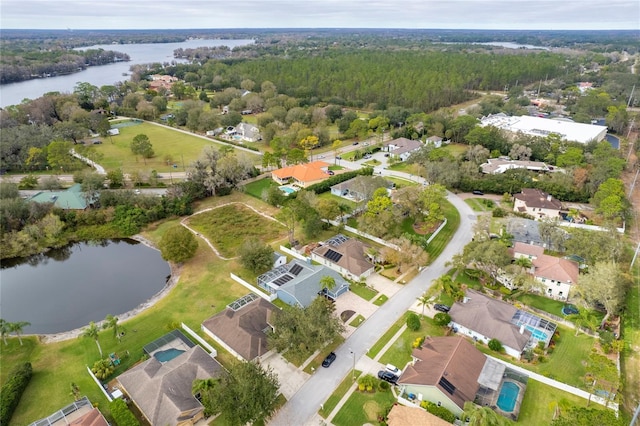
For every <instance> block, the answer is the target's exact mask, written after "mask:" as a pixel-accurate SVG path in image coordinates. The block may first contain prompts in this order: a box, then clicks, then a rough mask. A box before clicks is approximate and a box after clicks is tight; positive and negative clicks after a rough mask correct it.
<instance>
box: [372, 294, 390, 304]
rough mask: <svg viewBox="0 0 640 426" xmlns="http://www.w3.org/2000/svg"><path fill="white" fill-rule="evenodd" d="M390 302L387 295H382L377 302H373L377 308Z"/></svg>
mask: <svg viewBox="0 0 640 426" xmlns="http://www.w3.org/2000/svg"><path fill="white" fill-rule="evenodd" d="M387 300H389V298H388V297H387V295H386V294H381V295H380V297H378V298H377V299H376V300H374V301H373V304H374V305H376V306H382V305H383V304H384V302H386V301H387Z"/></svg>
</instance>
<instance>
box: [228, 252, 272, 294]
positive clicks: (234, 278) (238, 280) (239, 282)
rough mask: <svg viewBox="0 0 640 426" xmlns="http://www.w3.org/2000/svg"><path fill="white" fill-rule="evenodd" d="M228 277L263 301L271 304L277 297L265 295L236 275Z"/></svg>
mask: <svg viewBox="0 0 640 426" xmlns="http://www.w3.org/2000/svg"><path fill="white" fill-rule="evenodd" d="M280 247H282V246H280ZM229 275H230V276H231V279H232V280H234V281H235V282H237V283H238V284H240V285H242V286H244V287H246V288H247V289H249V291H251V292H252V293H255V294H257V295H258V296H260V297H262V298H263V299H264V300H268V301H269V302H273V301H274V300H275V299H276V298H277V297H278V296H277V295H275V294H266V293H265V292H264V291H262V289H260V288H258V287H256V286H254V285H251V284H249V283H248V282H246V281H245V280H243V279H242V278H240V277H239V276H237V275H236V274H229Z"/></svg>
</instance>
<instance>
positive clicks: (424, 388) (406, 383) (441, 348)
mask: <svg viewBox="0 0 640 426" xmlns="http://www.w3.org/2000/svg"><path fill="white" fill-rule="evenodd" d="M411 357H412V358H413V362H412V363H410V364H409V365H407V367H406V368H405V369H404V372H403V373H402V375H401V376H400V379H398V384H399V385H401V386H403V387H404V392H405V393H413V394H420V395H422V399H423V400H426V401H430V402H433V403H434V404H438V405H442V406H443V407H445V408H446V409H447V410H449V411H451V412H452V413H454V414H456V415H460V414H461V413H462V410H463V407H464V403H465V402H467V401H473V400H474V399H475V397H476V393H477V392H478V389H479V388H480V384H479V383H478V379H479V378H480V373H481V372H482V369H483V368H484V365H485V362H486V361H487V357H486V356H485V355H484V354H483V353H482V352H480V351H479V350H478V349H476V348H475V346H473V345H472V344H471V343H469V342H468V341H467V340H466V339H465V338H464V337H462V336H455V337H427V339H426V340H425V341H424V343H423V345H422V347H420V348H417V349H414V350H413V353H412V354H411Z"/></svg>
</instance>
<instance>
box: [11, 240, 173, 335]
mask: <svg viewBox="0 0 640 426" xmlns="http://www.w3.org/2000/svg"><path fill="white" fill-rule="evenodd" d="M141 265H143V267H141ZM170 274H171V270H170V268H169V264H168V263H167V262H165V261H164V260H163V259H162V257H161V256H160V252H159V251H157V250H155V249H153V248H150V247H147V246H145V245H144V244H142V243H139V242H138V241H134V240H130V239H121V240H105V241H102V242H98V243H96V242H94V243H89V242H83V243H75V244H71V245H69V246H66V247H64V248H61V249H56V250H50V251H49V252H47V253H45V254H40V255H36V256H32V257H29V258H24V259H11V260H9V261H4V260H3V261H2V269H1V270H0V303H1V304H2V313H1V316H2V318H3V319H5V320H6V321H9V322H18V321H28V322H30V323H31V326H29V327H25V328H24V333H25V334H52V333H61V332H65V331H70V330H73V329H76V328H80V327H84V326H86V325H88V324H89V322H90V321H96V322H97V321H101V320H103V319H104V318H105V317H106V316H107V315H109V314H111V315H114V316H118V315H122V314H123V313H125V312H128V311H130V310H132V309H134V308H136V307H137V306H138V305H140V304H141V303H143V302H145V301H147V300H148V299H150V298H151V297H152V296H154V295H155V294H156V293H158V292H159V291H160V290H162V289H163V288H164V286H165V285H166V282H167V278H168V276H169V275H170Z"/></svg>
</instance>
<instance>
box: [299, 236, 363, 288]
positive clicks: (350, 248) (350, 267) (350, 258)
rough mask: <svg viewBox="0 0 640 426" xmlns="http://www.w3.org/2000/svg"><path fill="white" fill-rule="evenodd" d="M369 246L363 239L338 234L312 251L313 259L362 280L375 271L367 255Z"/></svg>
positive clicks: (347, 275) (353, 278)
mask: <svg viewBox="0 0 640 426" xmlns="http://www.w3.org/2000/svg"><path fill="white" fill-rule="evenodd" d="M368 248H369V246H367V245H366V244H365V243H363V242H362V241H360V240H358V239H355V238H349V237H346V236H344V235H342V234H338V235H336V236H334V237H332V238H330V239H328V240H327V241H325V242H324V243H321V244H320V245H319V246H318V247H316V248H315V249H314V250H313V251H312V252H311V259H312V260H315V261H316V262H318V263H320V264H322V265H325V266H327V267H329V268H331V269H333V270H334V271H336V272H339V273H340V274H342V275H343V276H345V277H347V278H348V279H351V280H355V281H360V280H362V279H365V278H367V277H368V276H369V275H371V274H372V273H373V271H374V265H373V263H372V262H371V261H370V260H369V257H368V256H367V255H366V251H367V249H368Z"/></svg>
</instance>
